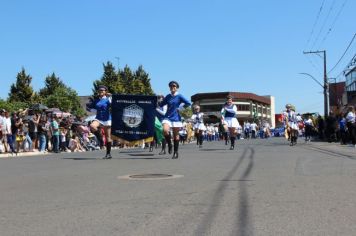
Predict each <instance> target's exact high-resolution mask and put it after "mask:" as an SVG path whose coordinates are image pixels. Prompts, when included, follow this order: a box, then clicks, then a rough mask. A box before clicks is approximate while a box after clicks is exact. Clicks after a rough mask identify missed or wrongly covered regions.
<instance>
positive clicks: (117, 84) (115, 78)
mask: <svg viewBox="0 0 356 236" xmlns="http://www.w3.org/2000/svg"><path fill="white" fill-rule="evenodd" d="M103 69H104V73H103V76H102V77H101V79H100V80H95V81H94V83H93V89H92V91H93V95H92V98H94V99H95V98H97V96H98V95H97V94H96V92H97V91H98V87H99V86H100V85H105V86H106V87H107V88H108V91H109V92H110V93H124V86H123V81H122V79H121V77H120V74H119V72H116V71H115V67H114V66H113V64H112V63H111V62H109V61H108V62H107V63H106V64H103Z"/></svg>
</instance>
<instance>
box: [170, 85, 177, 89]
mask: <svg viewBox="0 0 356 236" xmlns="http://www.w3.org/2000/svg"><path fill="white" fill-rule="evenodd" d="M169 87H170V88H176V87H177V85H171V86H169Z"/></svg>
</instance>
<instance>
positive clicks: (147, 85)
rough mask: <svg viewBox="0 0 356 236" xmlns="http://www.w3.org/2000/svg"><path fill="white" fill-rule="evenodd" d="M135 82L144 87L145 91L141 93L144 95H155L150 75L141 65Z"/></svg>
mask: <svg viewBox="0 0 356 236" xmlns="http://www.w3.org/2000/svg"><path fill="white" fill-rule="evenodd" d="M135 80H139V81H140V83H141V84H142V85H143V89H142V90H141V91H140V93H141V94H144V95H153V94H154V93H153V90H152V87H151V79H150V77H149V75H148V73H147V72H146V71H145V70H144V69H143V66H142V65H140V66H139V67H138V68H137V70H136V72H135Z"/></svg>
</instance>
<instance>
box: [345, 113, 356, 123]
mask: <svg viewBox="0 0 356 236" xmlns="http://www.w3.org/2000/svg"><path fill="white" fill-rule="evenodd" d="M346 122H351V123H355V113H353V112H351V111H350V112H349V113H347V116H346Z"/></svg>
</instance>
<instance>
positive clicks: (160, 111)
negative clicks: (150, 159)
mask: <svg viewBox="0 0 356 236" xmlns="http://www.w3.org/2000/svg"><path fill="white" fill-rule="evenodd" d="M163 99H164V96H163V95H159V96H158V101H157V102H158V104H160V103H162V101H163ZM166 112H167V105H165V106H163V107H161V106H158V107H157V108H156V117H157V118H158V120H159V121H160V122H161V123H162V121H163V119H164V115H165V114H166ZM158 136H159V135H157V134H156V135H155V137H156V138H157V139H158ZM156 141H157V143H158V142H159V140H156ZM158 154H159V155H165V154H166V139H165V138H163V139H162V150H161V151H160V152H159V153H158Z"/></svg>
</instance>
